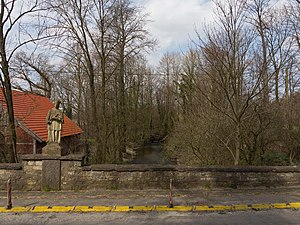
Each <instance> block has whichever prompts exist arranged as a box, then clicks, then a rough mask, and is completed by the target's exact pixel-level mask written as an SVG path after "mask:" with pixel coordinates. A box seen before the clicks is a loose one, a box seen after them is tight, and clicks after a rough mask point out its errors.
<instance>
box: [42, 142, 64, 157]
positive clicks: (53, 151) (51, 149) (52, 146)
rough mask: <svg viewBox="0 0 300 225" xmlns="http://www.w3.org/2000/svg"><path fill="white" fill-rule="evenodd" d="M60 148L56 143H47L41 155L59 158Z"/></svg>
mask: <svg viewBox="0 0 300 225" xmlns="http://www.w3.org/2000/svg"><path fill="white" fill-rule="evenodd" d="M61 150H62V149H61V147H60V145H59V144H58V143H56V142H52V143H48V144H47V145H46V146H45V147H44V148H42V154H43V155H51V156H61Z"/></svg>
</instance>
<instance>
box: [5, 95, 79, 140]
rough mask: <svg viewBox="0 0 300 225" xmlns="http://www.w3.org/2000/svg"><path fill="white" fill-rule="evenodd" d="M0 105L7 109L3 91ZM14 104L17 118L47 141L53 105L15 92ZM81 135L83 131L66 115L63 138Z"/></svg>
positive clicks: (44, 100)
mask: <svg viewBox="0 0 300 225" xmlns="http://www.w3.org/2000/svg"><path fill="white" fill-rule="evenodd" d="M0 104H1V105H2V106H3V108H4V109H6V103H5V99H4V96H3V93H2V90H1V89H0ZM13 104H14V113H15V118H16V119H18V121H20V122H21V123H22V125H24V126H25V127H26V128H27V129H29V130H30V131H31V132H33V133H34V134H35V135H37V136H38V137H39V138H40V139H41V140H43V141H47V139H48V131H47V124H46V116H47V113H48V111H49V109H51V108H53V103H51V102H50V100H49V99H48V98H46V97H43V96H39V95H35V94H29V93H26V92H21V91H16V90H13ZM80 133H82V130H81V129H80V128H79V127H78V126H76V125H75V124H74V123H73V122H72V121H71V120H70V119H69V118H68V117H67V116H65V115H64V124H63V126H62V135H61V136H62V137H66V136H71V135H76V134H80Z"/></svg>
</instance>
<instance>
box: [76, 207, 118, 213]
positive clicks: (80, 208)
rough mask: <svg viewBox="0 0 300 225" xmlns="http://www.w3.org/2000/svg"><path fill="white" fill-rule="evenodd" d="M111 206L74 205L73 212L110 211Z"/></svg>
mask: <svg viewBox="0 0 300 225" xmlns="http://www.w3.org/2000/svg"><path fill="white" fill-rule="evenodd" d="M112 208H113V207H111V206H75V209H74V210H73V212H110V211H112Z"/></svg>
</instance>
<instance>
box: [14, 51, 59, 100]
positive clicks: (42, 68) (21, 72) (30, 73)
mask: <svg viewBox="0 0 300 225" xmlns="http://www.w3.org/2000/svg"><path fill="white" fill-rule="evenodd" d="M12 64H13V68H12V73H13V77H14V79H15V80H20V81H21V82H18V81H16V82H15V83H14V87H15V88H17V89H19V90H24V88H23V86H24V84H22V85H20V83H23V82H26V83H27V84H28V86H29V89H30V91H31V92H33V93H34V92H40V93H39V94H43V95H44V96H46V97H47V98H49V99H50V98H51V92H52V85H53V81H52V78H51V73H53V72H54V67H53V66H51V65H50V63H49V61H48V59H47V57H46V56H45V55H43V54H38V55H35V54H31V55H30V56H27V55H26V53H25V52H20V53H18V54H17V55H16V57H15V58H14V61H13V62H12ZM22 81H23V82H22Z"/></svg>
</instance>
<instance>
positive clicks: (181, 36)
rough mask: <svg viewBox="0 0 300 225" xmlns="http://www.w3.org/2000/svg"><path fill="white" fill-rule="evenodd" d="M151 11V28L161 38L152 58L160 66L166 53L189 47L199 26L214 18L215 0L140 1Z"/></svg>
mask: <svg viewBox="0 0 300 225" xmlns="http://www.w3.org/2000/svg"><path fill="white" fill-rule="evenodd" d="M136 2H137V3H138V5H141V6H143V7H144V8H145V11H146V12H147V13H149V14H150V16H149V19H150V20H151V21H152V22H150V23H149V28H148V30H149V31H150V33H151V34H152V36H153V37H154V38H156V39H157V40H158V45H159V46H158V47H157V50H156V51H155V52H153V53H151V55H150V56H149V57H148V59H149V63H150V64H151V65H154V66H155V65H157V63H158V61H159V59H160V57H161V56H162V55H163V54H164V53H166V52H174V51H181V50H183V51H184V50H185V49H186V48H187V46H188V44H189V41H190V39H191V38H195V27H196V28H197V29H198V30H201V29H202V27H203V24H204V22H209V21H211V18H212V15H213V13H212V1H211V0H136Z"/></svg>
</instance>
